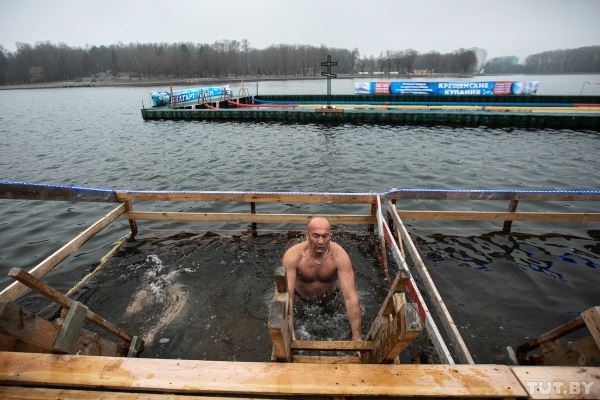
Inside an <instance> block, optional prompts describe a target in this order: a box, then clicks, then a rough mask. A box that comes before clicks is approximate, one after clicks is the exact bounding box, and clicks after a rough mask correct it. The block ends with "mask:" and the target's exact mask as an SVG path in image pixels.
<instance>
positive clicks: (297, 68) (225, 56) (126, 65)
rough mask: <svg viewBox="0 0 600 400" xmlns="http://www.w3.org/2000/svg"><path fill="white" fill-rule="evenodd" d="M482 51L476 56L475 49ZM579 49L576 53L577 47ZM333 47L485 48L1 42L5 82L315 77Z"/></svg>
mask: <svg viewBox="0 0 600 400" xmlns="http://www.w3.org/2000/svg"><path fill="white" fill-rule="evenodd" d="M599 49H600V47H598V46H595V47H587V48H581V49H574V50H556V51H552V52H544V53H540V54H534V55H532V56H529V57H528V58H527V63H526V65H525V67H524V68H526V69H527V72H544V73H545V72H597V71H600V66H599V62H598V59H599V54H600V51H599ZM477 51H479V53H480V54H479V56H480V57H479V59H478V56H477V54H476V52H477ZM571 52H576V56H574V53H573V54H572V53H571ZM328 54H331V56H332V58H333V60H335V61H337V62H338V65H337V68H335V69H334V72H336V73H338V74H346V75H351V74H353V75H355V74H361V73H362V74H378V73H379V74H388V75H390V74H398V75H400V74H403V75H409V74H411V73H413V72H415V71H419V72H432V73H461V74H470V73H477V72H479V69H480V68H481V65H482V60H481V54H483V56H484V57H485V51H482V50H481V49H459V50H456V51H454V52H450V53H438V52H428V53H418V52H417V51H416V50H412V49H407V50H401V51H396V50H387V51H385V52H382V53H381V54H380V55H379V57H374V56H371V57H365V56H362V57H361V55H360V53H359V51H358V49H353V50H349V49H340V48H331V47H326V46H323V45H321V46H312V45H286V44H280V45H272V46H269V47H267V48H265V49H256V48H253V47H251V46H250V43H249V42H248V40H246V39H243V40H241V41H237V40H221V41H217V42H215V43H213V44H204V43H130V44H122V43H119V44H113V45H109V46H86V47H85V48H80V47H70V46H67V45H66V44H63V43H59V44H54V43H51V42H38V43H35V44H28V43H17V44H16V50H15V51H14V52H9V51H7V50H6V49H5V48H3V47H2V46H0V84H20V83H38V82H55V81H72V80H82V79H88V78H89V79H124V78H125V79H127V78H128V79H148V80H151V79H165V78H169V79H171V78H174V79H183V78H231V77H246V76H247V77H258V78H260V77H267V76H276V77H283V76H288V77H312V76H319V75H320V73H321V70H322V68H321V62H322V61H324V60H325V59H326V57H327V55H328ZM519 68H522V67H521V66H520V64H516V63H514V60H509V61H507V60H504V59H493V60H490V62H488V63H487V64H486V67H485V71H486V72H489V73H507V72H525V71H521V70H519Z"/></svg>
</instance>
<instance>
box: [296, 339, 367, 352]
mask: <svg viewBox="0 0 600 400" xmlns="http://www.w3.org/2000/svg"><path fill="white" fill-rule="evenodd" d="M291 347H292V349H294V350H372V349H373V342H372V341H369V340H364V341H355V340H292V345H291Z"/></svg>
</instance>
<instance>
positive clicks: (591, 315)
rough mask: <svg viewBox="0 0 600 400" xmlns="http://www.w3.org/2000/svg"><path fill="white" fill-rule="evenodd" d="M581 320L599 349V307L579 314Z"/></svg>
mask: <svg viewBox="0 0 600 400" xmlns="http://www.w3.org/2000/svg"><path fill="white" fill-rule="evenodd" d="M581 318H583V321H584V322H585V326H587V328H588V330H589V331H590V335H591V336H592V337H593V338H594V342H596V346H598V348H599V349H600V306H596V307H592V308H590V309H587V310H585V311H584V312H582V313H581Z"/></svg>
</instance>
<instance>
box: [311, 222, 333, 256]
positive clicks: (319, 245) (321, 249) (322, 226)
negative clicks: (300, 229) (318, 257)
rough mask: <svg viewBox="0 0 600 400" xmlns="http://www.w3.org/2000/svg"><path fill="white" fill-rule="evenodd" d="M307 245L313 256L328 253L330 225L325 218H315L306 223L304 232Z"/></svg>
mask: <svg viewBox="0 0 600 400" xmlns="http://www.w3.org/2000/svg"><path fill="white" fill-rule="evenodd" d="M306 238H307V240H308V244H309V246H310V248H311V249H312V251H313V252H314V253H315V254H323V253H325V252H326V251H329V241H330V240H331V225H330V224H329V221H327V219H326V218H322V217H315V218H313V219H311V220H310V222H309V223H308V229H307V231H306Z"/></svg>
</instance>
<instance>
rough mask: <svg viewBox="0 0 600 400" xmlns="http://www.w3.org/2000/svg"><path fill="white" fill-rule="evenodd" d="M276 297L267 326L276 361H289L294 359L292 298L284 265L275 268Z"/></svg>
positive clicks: (272, 303) (273, 356)
mask: <svg viewBox="0 0 600 400" xmlns="http://www.w3.org/2000/svg"><path fill="white" fill-rule="evenodd" d="M274 275H275V287H276V289H275V298H274V299H273V301H272V302H271V305H270V307H269V319H268V321H267V328H268V330H269V336H271V341H272V342H273V355H272V358H273V359H274V361H283V362H289V361H291V360H292V349H291V343H292V330H293V329H294V328H293V321H292V320H291V318H292V317H291V311H292V310H290V309H289V308H290V299H289V293H288V287H287V274H286V270H285V268H284V267H283V266H282V265H279V266H277V267H276V268H275V271H274Z"/></svg>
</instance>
